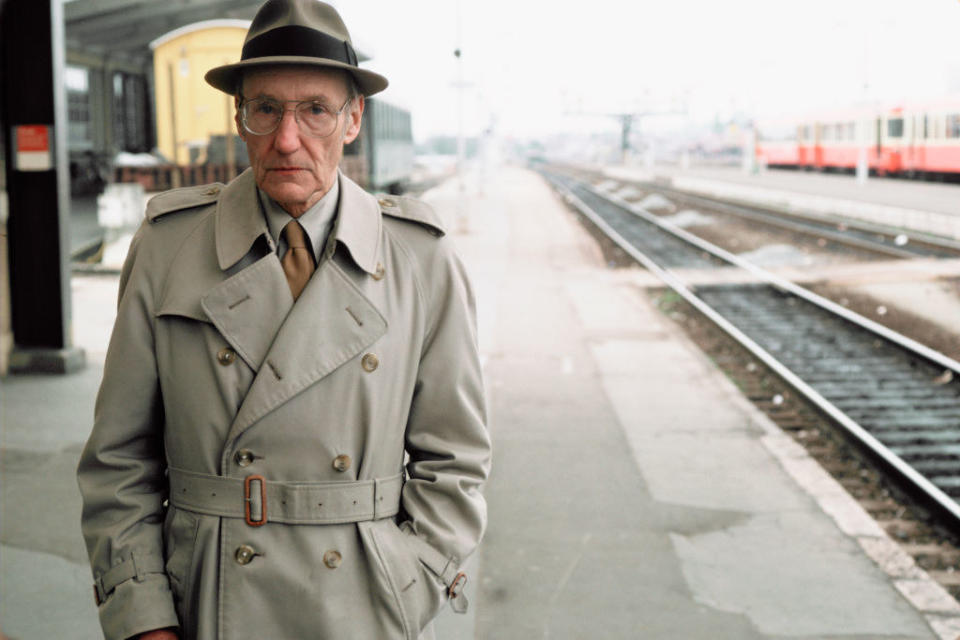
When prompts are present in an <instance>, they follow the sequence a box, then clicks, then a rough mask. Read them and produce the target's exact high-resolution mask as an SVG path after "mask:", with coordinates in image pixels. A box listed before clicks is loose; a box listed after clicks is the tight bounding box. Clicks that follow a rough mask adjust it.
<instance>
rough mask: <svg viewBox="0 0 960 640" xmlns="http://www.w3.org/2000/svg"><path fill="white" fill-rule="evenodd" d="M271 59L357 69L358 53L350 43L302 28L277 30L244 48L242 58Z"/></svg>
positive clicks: (294, 27) (288, 27) (290, 27)
mask: <svg viewBox="0 0 960 640" xmlns="http://www.w3.org/2000/svg"><path fill="white" fill-rule="evenodd" d="M270 56H300V57H307V58H326V59H328V60H335V61H337V62H343V63H345V64H349V65H352V66H354V67H355V66H357V54H356V52H355V51H354V50H353V46H351V44H350V43H349V42H347V41H345V40H340V39H338V38H334V37H333V36H331V35H330V34H328V33H324V32H323V31H318V30H316V29H311V28H310V27H303V26H300V25H288V26H286V27H277V28H276V29H271V30H270V31H267V32H266V33H261V34H260V35H258V36H257V37H255V38H252V39H250V40H249V41H248V42H247V43H245V44H244V45H243V52H242V54H241V56H240V59H241V60H249V59H251V58H266V57H270Z"/></svg>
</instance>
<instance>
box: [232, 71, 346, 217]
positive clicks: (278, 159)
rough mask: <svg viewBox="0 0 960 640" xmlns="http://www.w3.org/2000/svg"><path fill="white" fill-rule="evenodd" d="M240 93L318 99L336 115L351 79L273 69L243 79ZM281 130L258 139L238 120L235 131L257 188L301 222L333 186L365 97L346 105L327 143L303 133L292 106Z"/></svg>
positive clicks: (328, 73) (338, 74) (327, 73)
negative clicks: (300, 217) (344, 148)
mask: <svg viewBox="0 0 960 640" xmlns="http://www.w3.org/2000/svg"><path fill="white" fill-rule="evenodd" d="M241 94H242V96H243V97H244V98H246V99H247V100H250V99H252V98H273V99H275V100H281V101H283V100H298V101H300V100H316V101H319V102H323V103H324V104H326V105H327V106H328V107H329V108H330V109H332V110H333V111H336V110H337V109H339V108H340V107H341V106H342V105H343V103H344V102H345V101H346V99H347V95H349V94H348V91H347V80H346V77H345V74H344V73H343V72H338V71H335V70H326V69H313V68H305V67H274V68H270V69H265V70H258V71H253V72H250V73H248V74H246V75H244V78H243V84H242V89H241ZM284 106H285V107H286V108H287V109H288V110H287V111H285V112H284V114H283V119H282V120H281V121H280V124H279V125H278V126H277V130H276V131H274V132H273V133H269V134H267V135H254V134H252V133H250V132H249V131H247V130H246V129H244V128H243V123H242V122H241V120H240V113H239V111H238V113H237V115H236V123H237V131H239V133H240V137H241V138H243V139H244V141H245V142H246V143H247V152H248V153H249V155H250V166H251V167H252V168H253V175H254V177H255V178H256V181H257V186H259V187H260V188H261V189H263V191H265V192H266V193H267V195H269V196H270V197H271V198H273V199H274V200H275V201H276V202H277V203H278V204H280V206H282V207H283V208H284V209H285V210H286V211H287V213H289V214H290V215H292V216H294V217H297V216H299V215H300V214H302V213H304V212H305V211H306V210H307V209H309V208H310V207H311V206H313V205H314V204H315V203H316V202H317V201H318V200H320V198H322V197H323V196H324V194H325V193H326V192H327V191H328V190H329V189H330V187H331V186H333V181H334V180H336V179H337V165H339V164H340V156H341V155H342V154H343V145H344V144H345V143H349V142H352V141H353V140H354V138H356V137H357V134H359V133H360V119H361V117H362V115H363V97H362V96H360V97H359V98H357V99H356V100H353V101H351V102H350V104H348V105H347V106H346V108H345V109H344V110H343V113H341V114H340V116H339V118H338V120H337V128H336V130H334V132H333V133H331V134H330V135H329V136H327V137H325V138H314V137H311V136H310V135H308V134H306V133H304V132H302V131H301V130H300V127H299V126H298V125H297V121H296V117H295V116H294V112H293V108H294V106H295V105H294V104H293V103H292V102H288V103H286V104H285V105H284Z"/></svg>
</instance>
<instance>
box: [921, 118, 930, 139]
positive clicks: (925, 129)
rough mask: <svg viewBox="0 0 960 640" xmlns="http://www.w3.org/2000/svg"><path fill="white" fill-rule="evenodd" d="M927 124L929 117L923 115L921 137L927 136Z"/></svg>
mask: <svg viewBox="0 0 960 640" xmlns="http://www.w3.org/2000/svg"><path fill="white" fill-rule="evenodd" d="M929 124H930V122H929V118H928V117H927V116H926V115H924V116H923V137H924V138H927V137H928V132H929V131H930V129H929Z"/></svg>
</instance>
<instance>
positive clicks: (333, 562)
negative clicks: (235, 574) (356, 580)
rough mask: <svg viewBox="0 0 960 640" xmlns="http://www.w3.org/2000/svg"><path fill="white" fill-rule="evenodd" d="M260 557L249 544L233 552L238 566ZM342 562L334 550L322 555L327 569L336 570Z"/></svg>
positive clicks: (337, 552) (341, 558) (338, 553)
mask: <svg viewBox="0 0 960 640" xmlns="http://www.w3.org/2000/svg"><path fill="white" fill-rule="evenodd" d="M258 555H261V554H259V553H257V550H256V549H254V548H253V547H252V546H250V545H249V544H242V545H240V546H239V547H237V550H236V551H234V552H233V559H234V560H236V561H237V564H239V565H248V564H250V563H251V562H252V561H253V559H254V558H255V557H257V556H258ZM341 562H343V556H342V555H340V552H339V551H337V550H336V549H330V550H328V551H326V552H324V554H323V564H325V565H326V566H327V568H328V569H336V568H337V567H339V566H340V563H341Z"/></svg>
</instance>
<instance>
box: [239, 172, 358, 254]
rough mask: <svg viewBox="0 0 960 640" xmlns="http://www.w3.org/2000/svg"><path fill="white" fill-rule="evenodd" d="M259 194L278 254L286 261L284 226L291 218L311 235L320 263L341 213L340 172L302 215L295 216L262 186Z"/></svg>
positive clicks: (311, 244)
mask: <svg viewBox="0 0 960 640" xmlns="http://www.w3.org/2000/svg"><path fill="white" fill-rule="evenodd" d="M257 194H258V195H259V197H260V204H261V206H262V208H263V212H264V216H265V217H266V219H267V228H268V229H269V230H270V237H271V238H272V239H273V246H274V247H276V250H277V257H278V258H280V259H281V260H282V259H283V255H284V254H285V253H286V252H287V240H286V238H284V237H283V228H284V227H285V226H287V223H288V222H290V221H291V220H296V221H297V222H299V223H300V226H302V227H303V230H304V232H305V233H306V234H307V246H308V247H310V249H311V250H312V251H313V262H314V264H316V263H317V257H318V256H320V255H321V253H322V252H323V248H324V245H325V244H326V241H327V236H328V235H329V234H330V230H331V229H332V228H333V219H334V218H335V217H336V215H337V204H338V203H339V199H340V176H339V174H338V175H337V179H336V180H335V181H334V183H333V186H331V187H330V190H329V191H327V192H326V193H325V194H324V196H323V197H322V198H320V200H318V201H317V202H316V203H315V204H314V205H313V206H312V207H310V208H309V209H307V210H306V211H305V212H304V213H303V215H301V216H300V217H299V218H294V217H293V216H291V215H290V214H289V213H287V212H286V211H284V209H283V207H281V206H280V205H279V204H277V203H276V202H274V200H273V198H271V197H270V196H268V195H267V194H266V193H264V192H263V191H262V190H260V189H259V188H258V189H257Z"/></svg>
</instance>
